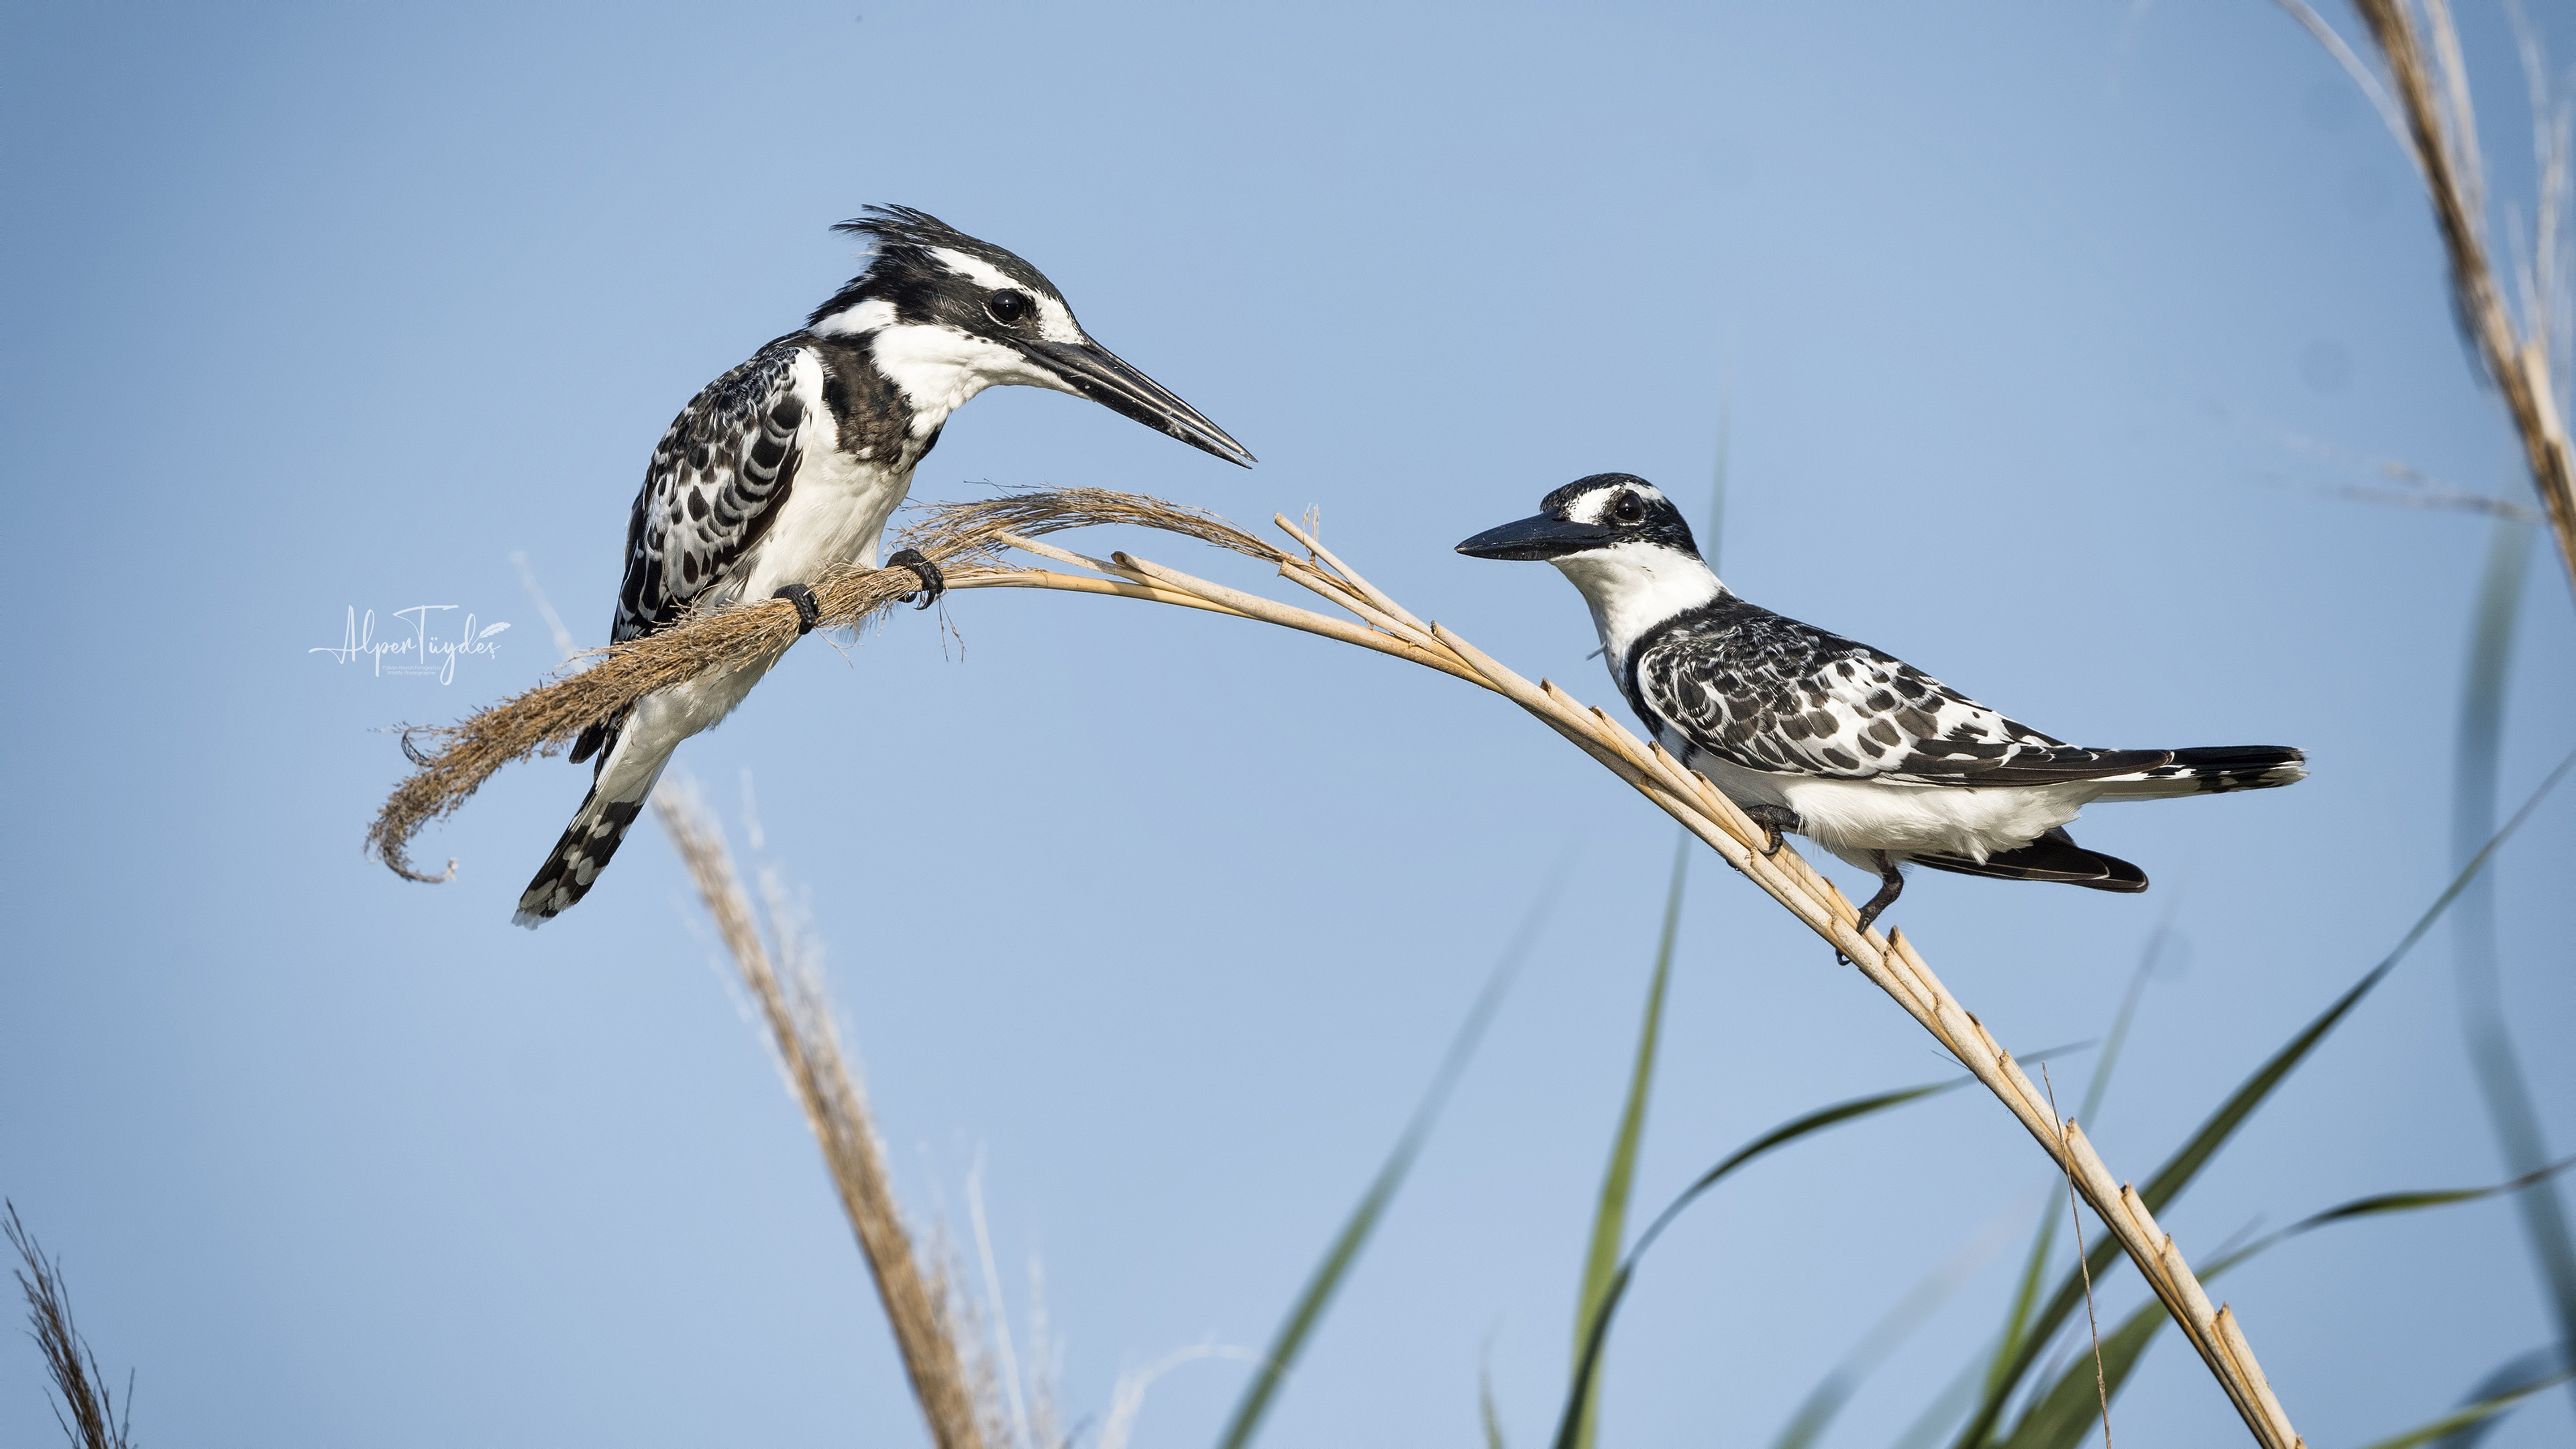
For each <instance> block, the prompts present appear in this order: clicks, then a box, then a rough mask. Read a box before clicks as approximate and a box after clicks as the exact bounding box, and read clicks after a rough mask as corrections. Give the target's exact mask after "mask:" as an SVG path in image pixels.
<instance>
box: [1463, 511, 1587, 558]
mask: <svg viewBox="0 0 2576 1449" xmlns="http://www.w3.org/2000/svg"><path fill="white" fill-rule="evenodd" d="M1610 539H1611V534H1610V530H1608V529H1606V528H1595V527H1593V526H1592V525H1591V524H1588V523H1568V522H1566V521H1565V520H1564V519H1562V518H1557V517H1555V516H1553V515H1550V514H1545V513H1542V514H1540V515H1539V516H1538V517H1536V518H1524V519H1522V520H1521V521H1520V522H1518V523H1506V524H1504V525H1503V526H1502V527H1500V528H1489V529H1486V530H1485V531H1484V532H1482V533H1480V534H1477V535H1476V536H1475V537H1474V538H1471V539H1469V540H1467V541H1466V542H1465V543H1462V544H1460V545H1458V551H1459V552H1460V553H1463V554H1465V555H1466V556H1467V557H1469V558H1500V559H1512V560H1515V561H1521V562H1529V561H1535V560H1541V559H1551V558H1563V557H1564V556H1565V555H1567V554H1570V553H1581V552H1583V551H1584V550H1585V549H1589V548H1599V547H1600V546H1601V545H1603V544H1605V543H1608V542H1610Z"/></svg>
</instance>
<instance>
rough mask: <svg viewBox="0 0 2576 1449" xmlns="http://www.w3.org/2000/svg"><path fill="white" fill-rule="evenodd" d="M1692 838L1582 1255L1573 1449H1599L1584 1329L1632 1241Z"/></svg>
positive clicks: (1679, 866)
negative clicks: (1634, 1200) (1634, 1197)
mask: <svg viewBox="0 0 2576 1449" xmlns="http://www.w3.org/2000/svg"><path fill="white" fill-rule="evenodd" d="M1693 844H1695V842H1694V841H1693V839H1692V838H1691V833H1690V832H1689V831H1687V830H1684V831H1682V832H1681V838H1680V840H1679V841H1677V842H1676V843H1675V845H1674V847H1673V884H1672V888H1671V890H1670V891H1669V892H1667V893H1666V895H1665V897H1664V932H1663V939H1662V940H1661V941H1660V942H1658V943H1657V945H1656V947H1655V974H1654V978H1653V980H1652V981H1651V982H1650V983H1649V984H1648V985H1647V987H1646V1019H1645V1022H1644V1024H1643V1025H1641V1026H1640V1027H1639V1028H1638V1030H1637V1059H1636V1061H1635V1063H1634V1064H1633V1065H1631V1066H1630V1068H1629V1069H1628V1101H1627V1105H1626V1106H1624V1107H1622V1108H1621V1109H1620V1112H1619V1133H1618V1135H1617V1136H1616V1137H1615V1138H1613V1139H1612V1140H1611V1143H1610V1166H1609V1168H1608V1169H1607V1170H1606V1171H1604V1172H1603V1173H1602V1174H1601V1200H1600V1202H1599V1203H1598V1204H1597V1205H1596V1206H1595V1207H1594V1208H1593V1211H1592V1239H1591V1242H1590V1243H1589V1244H1588V1245H1587V1246H1586V1247H1585V1250H1584V1254H1583V1284H1582V1287H1581V1289H1580V1290H1579V1291H1578V1292H1577V1294H1576V1296H1575V1308H1574V1372H1575V1375H1576V1388H1575V1391H1574V1399H1575V1401H1576V1402H1578V1403H1580V1404H1582V1405H1583V1406H1584V1407H1583V1413H1582V1416H1581V1421H1580V1422H1579V1423H1578V1424H1576V1425H1575V1426H1574V1435H1575V1437H1574V1439H1573V1441H1572V1444H1571V1449H1592V1433H1593V1427H1594V1418H1595V1415H1594V1413H1593V1403H1594V1400H1593V1396H1592V1388H1593V1383H1592V1378H1593V1376H1594V1375H1595V1374H1597V1373H1598V1372H1599V1371H1600V1362H1599V1360H1598V1359H1596V1358H1595V1357H1593V1355H1592V1354H1591V1353H1590V1352H1589V1351H1588V1350H1587V1346H1586V1341H1585V1340H1586V1335H1585V1332H1584V1330H1585V1328H1586V1327H1587V1326H1588V1325H1590V1324H1591V1323H1592V1322H1593V1320H1594V1316H1595V1314H1596V1313H1597V1312H1598V1311H1599V1309H1600V1307H1601V1303H1602V1300H1603V1298H1604V1296H1605V1295H1607V1294H1608V1293H1609V1292H1610V1291H1611V1290H1610V1284H1611V1280H1612V1278H1613V1277H1614V1276H1615V1274H1616V1270H1617V1268H1618V1265H1619V1244H1620V1242H1621V1240H1622V1239H1624V1238H1625V1237H1626V1236H1627V1233H1628V1198H1629V1196H1630V1195H1631V1193H1632V1192H1633V1190H1634V1188H1635V1185H1636V1177H1637V1147H1638V1144H1639V1143H1640V1142H1641V1141H1643V1140H1644V1138H1645V1135H1646V1099H1647V1097H1648V1095H1649V1094H1650V1093H1652V1092H1653V1090H1654V1081H1655V1053H1656V1049H1657V1048H1658V1047H1659V1046H1660V1045H1661V1043H1662V1040H1663V1034H1664V992H1665V988H1666V986H1668V985H1669V984H1670V983H1671V981H1672V973H1673V942H1674V940H1675V939H1676V938H1677V937H1679V935H1680V934H1681V924H1682V887H1683V886H1684V885H1685V884H1686V883H1687V882H1688V879H1689V871H1690V858H1691V853H1692V851H1691V847H1692V846H1693Z"/></svg>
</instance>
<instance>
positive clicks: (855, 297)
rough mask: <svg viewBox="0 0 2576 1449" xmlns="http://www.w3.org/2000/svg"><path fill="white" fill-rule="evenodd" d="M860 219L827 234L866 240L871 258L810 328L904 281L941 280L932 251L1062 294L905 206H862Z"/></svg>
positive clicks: (982, 244)
mask: <svg viewBox="0 0 2576 1449" xmlns="http://www.w3.org/2000/svg"><path fill="white" fill-rule="evenodd" d="M860 211H861V212H862V213H864V214H863V215H860V216H854V217H852V218H850V219H849V220H848V221H845V222H841V223H839V224H838V225H836V226H834V227H833V228H832V230H834V231H837V232H846V233H849V234H850V235H852V236H863V237H866V238H867V239H868V242H869V249H870V252H871V256H870V258H869V261H868V269H867V270H866V271H864V272H861V273H860V274H859V275H857V276H855V277H852V278H851V279H850V280H849V281H848V282H846V283H844V284H843V285H842V287H841V290H840V291H839V292H837V293H835V294H834V295H833V297H832V300H830V301H828V302H825V303H824V304H823V305H822V306H820V307H817V308H815V309H814V312H813V315H812V316H810V317H808V318H806V319H805V323H806V325H807V326H809V327H811V326H815V325H817V324H819V323H821V322H822V320H823V319H824V318H826V317H829V316H831V315H832V314H833V313H835V312H840V311H843V310H845V309H847V308H850V307H853V306H856V305H857V304H858V303H860V302H863V301H865V300H867V299H868V298H869V297H870V296H873V295H878V294H880V293H894V292H899V291H901V290H903V287H902V283H903V282H904V281H906V280H910V281H913V282H919V281H922V280H925V279H927V278H930V277H936V276H940V275H944V274H945V273H946V272H947V268H946V267H944V266H943V265H941V263H940V261H939V259H938V258H936V257H934V256H932V255H931V252H932V251H933V250H935V249H940V248H945V249H947V250H950V251H958V252H964V253H965V254H967V255H968V256H971V257H975V258H978V259H979V260H982V261H985V262H988V263H990V264H992V265H993V266H994V267H995V268H997V269H999V270H1000V271H1001V272H1003V273H1004V274H1005V275H1007V276H1009V277H1011V278H1012V279H1013V280H1015V281H1017V282H1020V283H1021V284H1023V285H1025V286H1027V287H1030V288H1033V289H1035V290H1037V291H1041V292H1045V293H1047V294H1049V295H1051V296H1055V297H1057V298H1059V299H1061V297H1062V295H1063V294H1062V293H1059V292H1057V291H1056V289H1055V284H1054V283H1053V282H1050V281H1048V280H1047V279H1046V274H1045V273H1043V272H1040V271H1039V270H1038V269H1037V268H1035V267H1033V266H1030V265H1029V264H1028V263H1027V262H1025V261H1022V260H1021V259H1020V258H1019V256H1018V255H1017V254H1015V253H1013V252H1010V251H1008V250H1005V249H1004V248H1001V247H997V246H995V245H993V244H992V243H991V242H988V241H984V240H982V239H980V238H977V237H971V236H968V235H967V234H966V233H964V232H962V231H959V230H958V229H957V228H955V227H953V226H950V225H949V224H948V223H946V222H944V221H941V220H940V219H939V218H938V217H935V216H932V215H931V214H930V213H929V212H926V211H919V210H916V209H914V208H912V207H909V206H866V207H861V208H860Z"/></svg>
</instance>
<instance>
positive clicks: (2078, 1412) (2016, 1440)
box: [2004, 1298, 2172, 1449]
mask: <svg viewBox="0 0 2576 1449" xmlns="http://www.w3.org/2000/svg"><path fill="white" fill-rule="evenodd" d="M2171 1321H2172V1320H2171V1317H2170V1315H2168V1314H2167V1313H2166V1312H2165V1306H2164V1304H2162V1303H2160V1302H2158V1301H2156V1300H2155V1299H2153V1298H2150V1299H2148V1300H2147V1301H2146V1303H2145V1305H2144V1306H2142V1307H2140V1308H2139V1309H2138V1310H2137V1311H2136V1312H2134V1313H2131V1314H2130V1315H2129V1316H2128V1317H2127V1318H2126V1319H2123V1320H2122V1321H2121V1323H2120V1326H2119V1327H2117V1328H2115V1329H2112V1330H2111V1331H2110V1332H2109V1333H2108V1334H2106V1335H2104V1336H2103V1339H2102V1377H2101V1380H2100V1381H2099V1382H2098V1383H2097V1382H2096V1381H2095V1380H2094V1377H2093V1354H2092V1346H2091V1345H2090V1344H2087V1345H2085V1346H2084V1348H2083V1349H2082V1350H2081V1351H2079V1352H2078V1353H2077V1354H2076V1356H2075V1362H2074V1363H2073V1364H2071V1365H2069V1366H2068V1367H2067V1370H2066V1372H2064V1373H2062V1374H2060V1375H2058V1378H2057V1382H2056V1383H2054V1384H2051V1385H2049V1389H2048V1392H2047V1393H2046V1394H2044V1395H2042V1396H2041V1397H2040V1400H2039V1402H2038V1403H2036V1404H2033V1405H2032V1406H2031V1407H2030V1411H2029V1412H2028V1413H2025V1414H2023V1415H2022V1416H2021V1422H2020V1423H2019V1424H2016V1425H2014V1426H2013V1432H2012V1437H2011V1438H2009V1439H2006V1440H2005V1441H2004V1449H2075V1445H2076V1444H2077V1443H2078V1442H2080V1441H2082V1440H2083V1439H2085V1438H2086V1437H2087V1436H2089V1435H2090V1434H2091V1433H2092V1432H2093V1429H2094V1426H2096V1425H2098V1424H2099V1423H2101V1422H2102V1395H2103V1392H2104V1391H2105V1390H2108V1391H2109V1392H2110V1393H2111V1394H2112V1395H2114V1396H2117V1395H2118V1394H2119V1392H2120V1389H2121V1386H2122V1385H2124V1384H2126V1383H2127V1382H2128V1381H2129V1375H2130V1374H2131V1373H2132V1372H2134V1371H2136V1369H2137V1367H2138V1361H2139V1360H2140V1359H2143V1358H2145V1357H2146V1353H2147V1345H2148V1344H2149V1343H2150V1342H2153V1341H2154V1339H2155V1336H2156V1331H2157V1330H2158V1329H2161V1328H2163V1327H2164V1326H2165V1325H2166V1324H2167V1323H2168V1322H2171Z"/></svg>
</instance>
